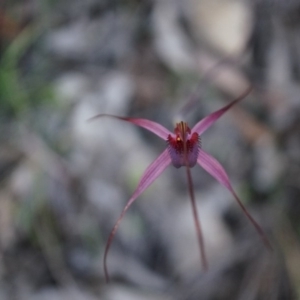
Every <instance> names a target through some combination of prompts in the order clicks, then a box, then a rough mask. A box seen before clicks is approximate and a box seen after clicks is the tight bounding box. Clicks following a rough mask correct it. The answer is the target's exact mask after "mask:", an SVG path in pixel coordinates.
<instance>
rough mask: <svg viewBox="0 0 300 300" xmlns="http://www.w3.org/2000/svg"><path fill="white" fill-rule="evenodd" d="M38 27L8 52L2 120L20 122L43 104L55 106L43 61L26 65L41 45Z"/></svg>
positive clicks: (1, 78)
mask: <svg viewBox="0 0 300 300" xmlns="http://www.w3.org/2000/svg"><path fill="white" fill-rule="evenodd" d="M38 42H39V41H38V34H37V30H36V29H35V28H34V27H28V28H26V29H24V30H23V31H22V32H21V33H20V34H19V35H18V37H17V38H16V39H15V40H13V42H12V43H11V44H10V45H9V46H8V47H7V48H6V49H5V50H4V53H3V54H2V57H1V60H0V111H1V114H0V117H1V118H4V119H10V118H20V117H22V116H24V114H26V113H28V112H32V111H34V109H35V108H37V107H39V106H41V105H43V104H48V105H49V104H54V102H55V98H54V93H53V90H52V86H51V84H50V83H49V82H47V78H46V74H47V73H45V71H46V70H45V68H47V67H46V63H45V62H44V61H43V58H41V57H40V58H39V59H38V60H37V61H33V60H29V62H28V61H27V59H28V58H26V62H25V61H22V60H23V59H24V57H25V56H28V55H30V50H31V49H30V48H31V47H32V45H33V44H34V43H38Z"/></svg>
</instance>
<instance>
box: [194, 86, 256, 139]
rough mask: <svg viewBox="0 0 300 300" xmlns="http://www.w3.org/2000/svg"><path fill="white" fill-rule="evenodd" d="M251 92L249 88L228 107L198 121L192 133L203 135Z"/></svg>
mask: <svg viewBox="0 0 300 300" xmlns="http://www.w3.org/2000/svg"><path fill="white" fill-rule="evenodd" d="M251 90H252V87H251V86H250V87H249V88H248V89H247V90H246V91H245V92H244V93H243V94H242V95H241V96H239V97H238V98H237V99H235V100H233V101H232V102H230V103H229V104H228V105H226V106H224V107H223V108H221V109H219V110H217V111H215V112H213V113H211V114H210V115H208V116H207V117H205V118H203V119H202V120H201V121H199V122H198V123H197V124H196V125H195V126H194V127H193V128H192V132H197V133H198V134H199V135H201V134H202V133H204V132H205V131H206V130H207V129H208V128H209V127H210V126H211V125H213V124H214V123H215V122H216V121H217V120H218V119H219V118H220V117H222V115H223V114H224V113H226V112H227V111H228V110H229V109H230V108H231V107H232V106H233V105H235V104H237V103H238V102H239V101H241V100H242V99H244V98H245V97H246V96H247V95H248V94H249V93H250V92H251Z"/></svg>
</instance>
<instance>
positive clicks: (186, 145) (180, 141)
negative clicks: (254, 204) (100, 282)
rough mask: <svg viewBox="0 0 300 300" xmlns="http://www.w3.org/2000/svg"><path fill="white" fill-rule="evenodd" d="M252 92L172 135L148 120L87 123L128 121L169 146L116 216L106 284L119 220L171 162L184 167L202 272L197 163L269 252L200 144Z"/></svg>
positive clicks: (180, 126) (179, 126)
mask: <svg viewBox="0 0 300 300" xmlns="http://www.w3.org/2000/svg"><path fill="white" fill-rule="evenodd" d="M251 89H252V88H251V87H249V88H248V89H247V90H246V91H245V92H244V93H243V94H242V95H241V96H240V97H238V98H237V99H236V100H234V101H232V102H231V103H229V104H228V105H226V106H224V107H223V108H221V109H219V110H217V111H215V112H213V113H211V114H210V115H208V116H206V117H205V118H203V119H202V120H200V121H199V122H198V123H197V124H196V125H195V126H194V127H193V128H192V129H190V127H189V126H188V124H187V123H186V122H182V121H181V122H180V123H177V124H176V127H175V129H174V133H172V132H170V131H169V130H168V129H166V128H165V127H164V126H162V125H160V124H158V123H156V122H153V121H150V120H147V119H138V118H127V117H120V116H113V115H107V114H99V115H96V116H94V117H92V118H91V119H90V121H92V120H94V119H97V118H101V117H111V118H116V119H119V120H122V121H127V122H130V123H133V124H135V125H137V126H140V127H143V128H144V129H147V130H149V131H151V132H153V133H154V134H156V135H157V136H158V137H160V138H162V139H164V140H165V141H167V144H168V147H167V148H166V149H165V150H164V151H163V152H162V153H161V154H160V155H159V156H158V158H156V159H155V160H154V161H153V162H152V163H151V164H150V165H149V166H148V168H147V169H146V170H145V172H144V173H143V175H142V177H141V179H140V182H139V184H138V186H137V188H136V190H135V191H134V192H133V195H132V196H131V198H130V199H129V200H128V202H127V204H126V205H125V207H124V209H123V211H122V212H121V215H120V216H119V218H118V220H117V222H116V223H115V225H114V227H113V229H112V231H111V233H110V235H109V237H108V240H107V243H106V246H105V250H104V258H103V265H104V274H105V278H106V281H109V276H108V269H107V255H108V251H109V249H110V245H111V243H112V241H113V238H114V236H115V234H116V232H117V229H118V227H119V225H120V222H121V220H122V219H123V217H124V215H125V213H126V211H127V210H128V209H129V207H130V206H131V205H132V203H133V202H134V201H135V200H136V199H137V197H139V196H140V195H141V194H142V193H143V192H144V191H145V190H146V189H147V188H148V187H149V186H150V185H151V184H152V183H153V182H154V180H155V179H156V178H157V177H158V176H159V175H160V174H161V173H162V172H163V171H164V170H165V169H166V167H167V166H169V165H170V164H171V163H172V164H173V166H174V167H175V168H180V167H182V166H184V167H185V168H186V174H187V182H188V191H189V195H190V198H191V204H192V211H193V217H194V222H195V226H196V233H197V237H198V243H199V248H200V258H201V261H202V265H203V268H204V269H205V270H206V269H207V261H206V255H205V249H204V242H203V237H202V231H201V226H200V222H199V217H198V212H197V208H196V201H195V195H194V188H193V182H192V176H191V170H190V168H192V167H194V166H195V165H196V164H198V165H199V166H200V167H202V168H203V169H204V170H205V171H207V172H208V173H209V174H210V175H211V176H212V177H214V178H215V179H216V180H217V181H218V182H219V183H220V184H221V185H223V186H224V187H225V188H226V189H227V190H228V191H229V192H230V193H231V194H232V195H233V197H234V198H235V200H236V201H237V203H238V205H239V206H240V207H241V209H242V211H243V212H244V214H245V215H246V217H247V218H248V219H249V221H250V222H251V223H252V225H253V226H254V228H255V229H256V231H257V232H258V234H259V235H260V237H261V238H262V240H263V242H264V244H265V245H266V247H267V248H268V249H272V247H271V244H270V242H269V240H268V238H267V236H266V235H265V233H264V231H263V230H262V228H261V227H260V226H259V225H258V223H257V222H256V221H255V220H254V219H253V217H252V216H251V215H250V214H249V213H248V211H247V209H246V208H245V206H244V205H243V203H242V202H241V200H240V199H239V197H238V196H237V195H236V193H235V191H234V190H233V188H232V186H231V183H230V180H229V178H228V175H227V173H226V171H225V170H224V168H223V167H222V166H221V164H220V163H219V162H218V161H217V160H216V159H215V158H214V157H212V156H211V155H210V154H208V153H207V152H205V151H204V150H203V149H202V148H201V143H200V136H201V135H202V134H203V133H204V132H205V131H206V130H207V129H208V128H209V127H210V126H211V125H213V124H214V123H215V122H216V121H217V120H218V119H219V118H220V117H221V116H222V115H223V114H224V113H225V112H227V111H228V110H229V109H230V108H231V107H232V106H233V105H235V104H236V103H237V102H239V101H241V100H242V99H243V98H245V97H246V96H247V95H248V94H249V93H250V91H251Z"/></svg>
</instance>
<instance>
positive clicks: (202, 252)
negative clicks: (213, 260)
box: [186, 165, 208, 271]
mask: <svg viewBox="0 0 300 300" xmlns="http://www.w3.org/2000/svg"><path fill="white" fill-rule="evenodd" d="M186 175H187V181H188V189H189V194H190V198H191V202H192V210H193V217H194V221H195V225H196V233H197V238H198V243H199V248H200V258H201V262H202V267H203V269H204V270H205V271H207V269H208V264H207V260H206V255H205V248H204V241H203V235H202V231H201V226H200V221H199V217H198V212H197V206H196V200H195V193H194V185H193V180H192V175H191V169H190V167H189V166H188V165H186Z"/></svg>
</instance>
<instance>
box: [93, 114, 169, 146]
mask: <svg viewBox="0 0 300 300" xmlns="http://www.w3.org/2000/svg"><path fill="white" fill-rule="evenodd" d="M102 117H110V118H115V119H119V120H122V121H127V122H130V123H133V124H135V125H138V126H140V127H143V128H145V129H147V130H149V131H151V132H153V133H154V134H156V135H157V136H159V137H161V138H162V139H164V140H167V138H168V136H169V134H172V133H171V131H169V130H168V129H167V128H165V127H164V126H162V125H160V124H159V123H156V122H154V121H150V120H147V119H136V118H126V117H119V116H114V115H107V114H100V115H96V116H94V117H92V118H90V119H89V120H88V121H93V120H95V119H98V118H102Z"/></svg>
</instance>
